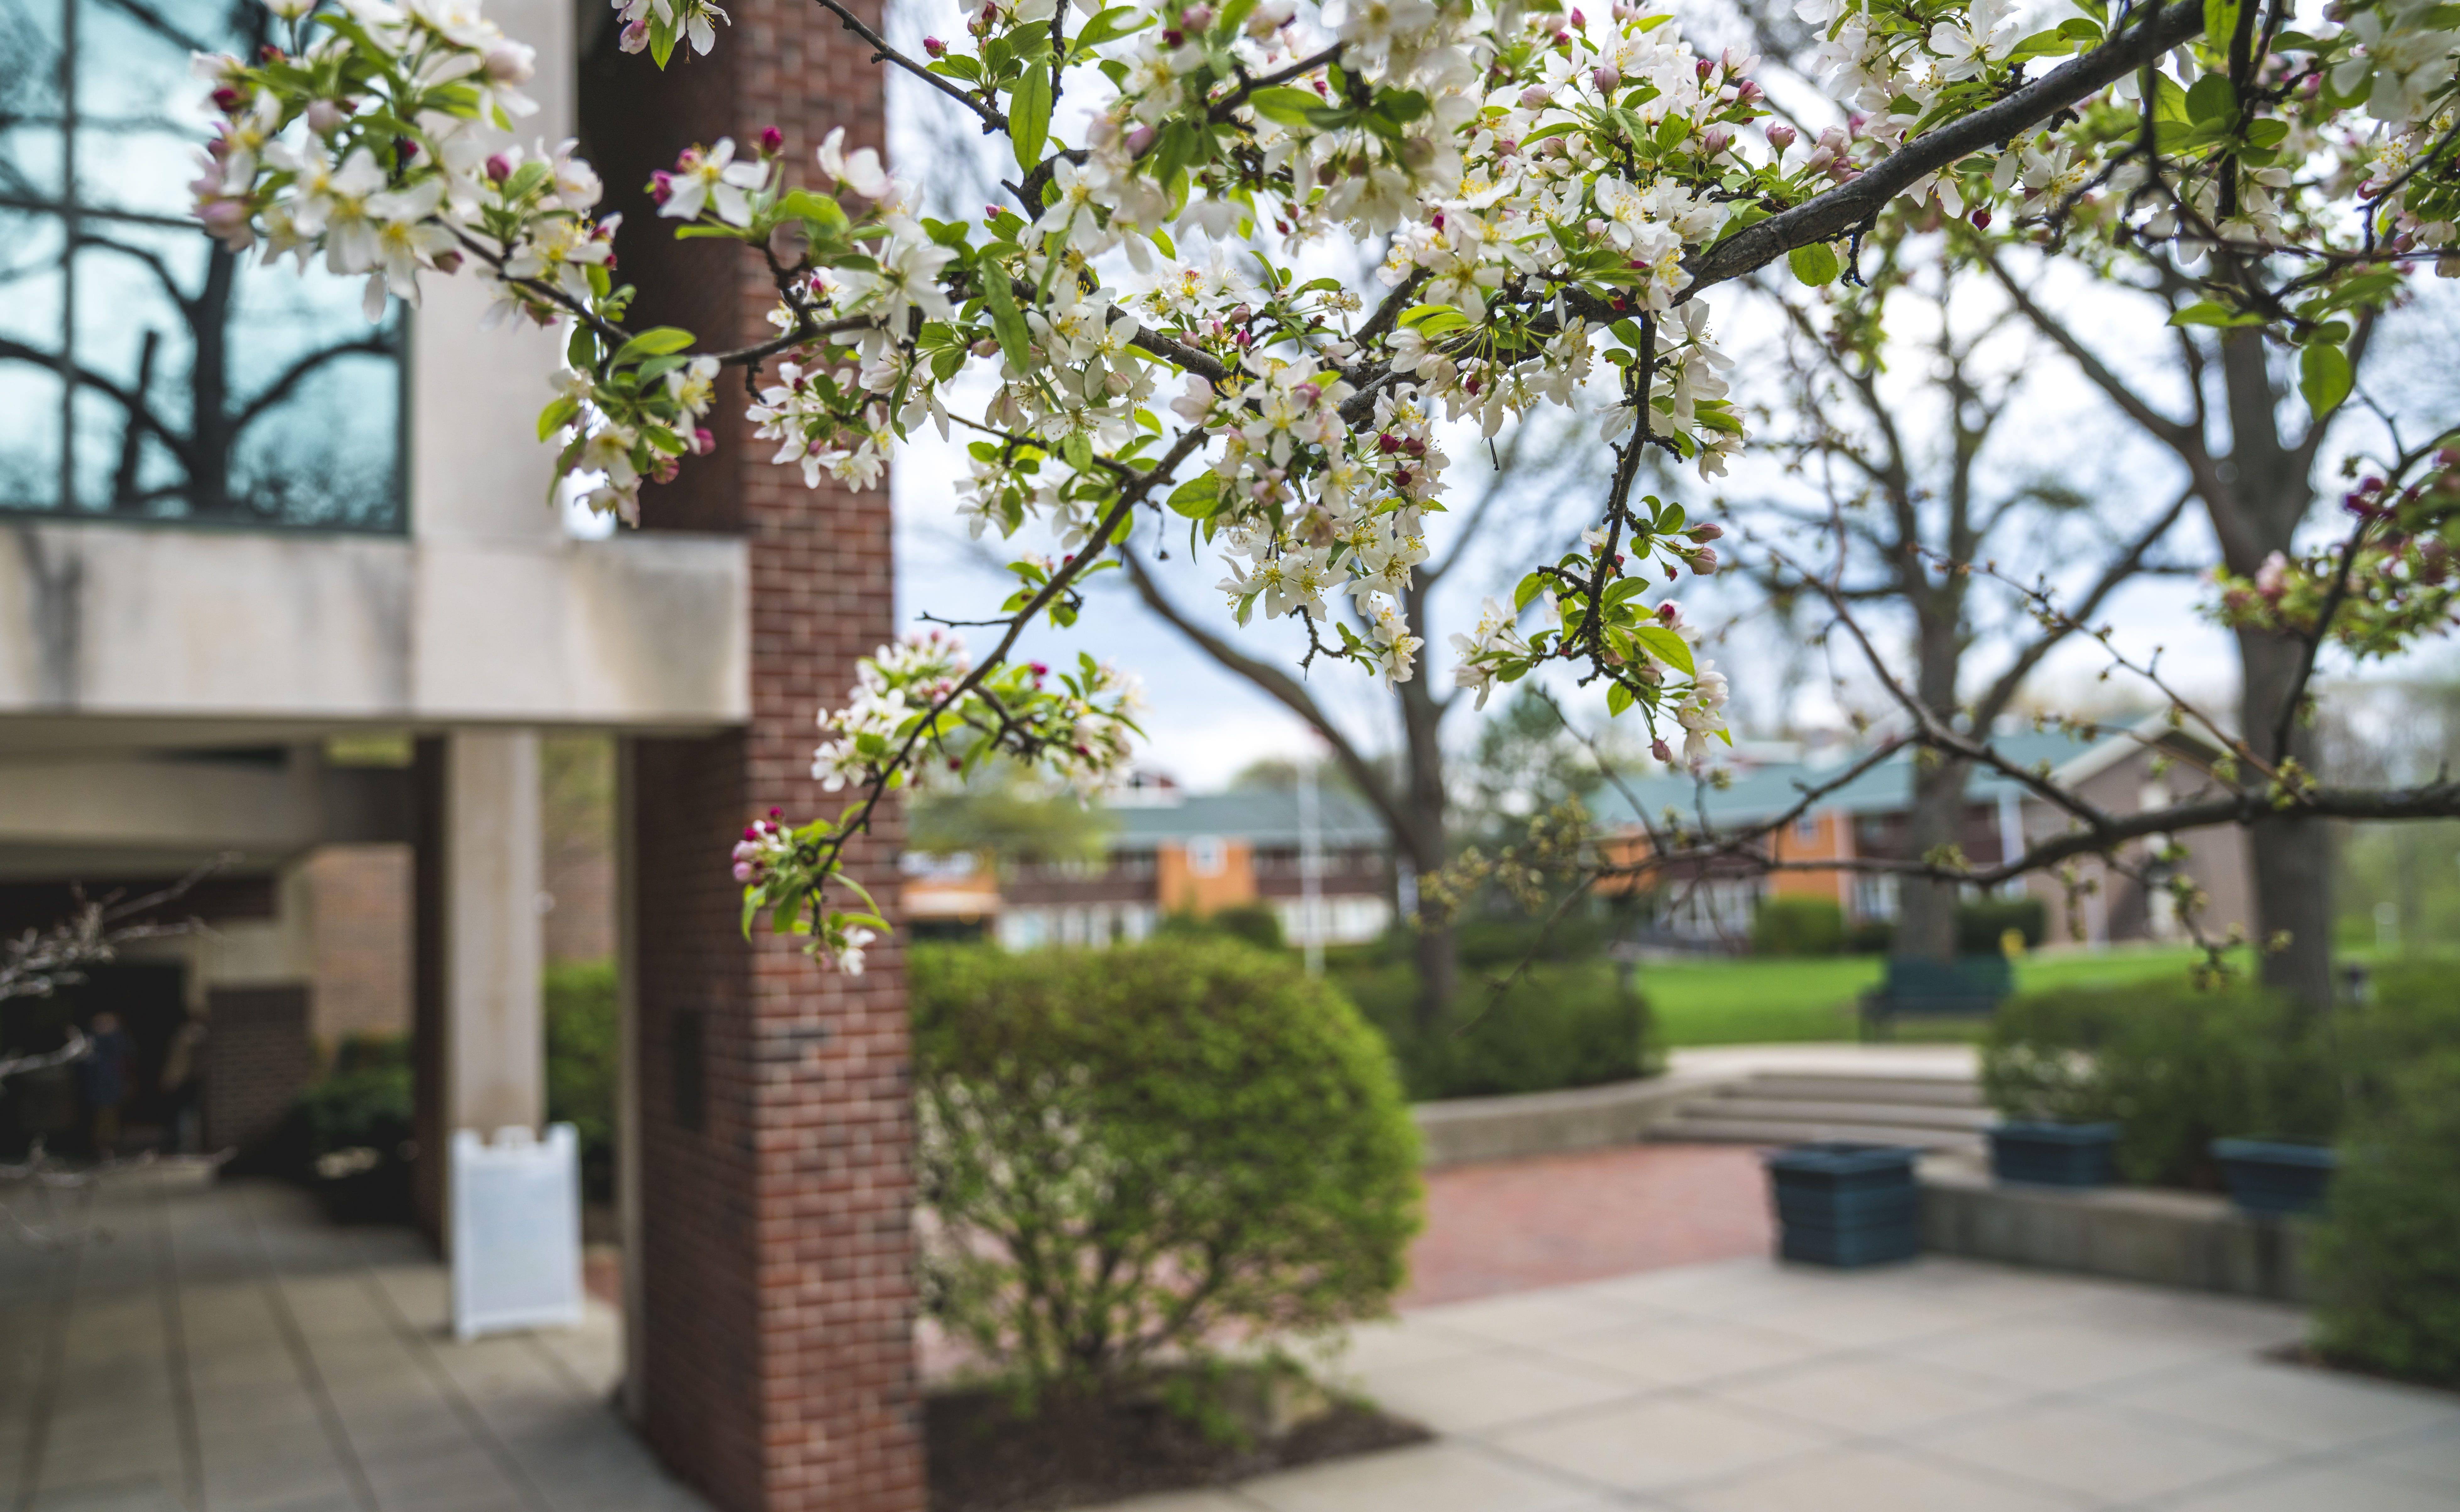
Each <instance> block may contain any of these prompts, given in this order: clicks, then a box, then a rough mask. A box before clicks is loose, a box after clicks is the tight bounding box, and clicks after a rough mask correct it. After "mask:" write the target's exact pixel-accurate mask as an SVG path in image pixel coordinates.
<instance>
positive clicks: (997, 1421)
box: [923, 1390, 1433, 1512]
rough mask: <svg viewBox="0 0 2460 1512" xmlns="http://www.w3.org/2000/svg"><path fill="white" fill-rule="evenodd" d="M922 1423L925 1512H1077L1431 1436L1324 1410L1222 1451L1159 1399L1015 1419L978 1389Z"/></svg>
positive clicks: (1356, 1413)
mask: <svg viewBox="0 0 2460 1512" xmlns="http://www.w3.org/2000/svg"><path fill="white" fill-rule="evenodd" d="M1431 1437H1433V1436H1432V1435H1431V1434H1429V1433H1428V1432H1427V1430H1426V1429H1424V1428H1422V1427H1420V1426H1418V1425H1417V1424H1416V1423H1413V1422H1409V1421H1407V1420H1405V1419H1403V1418H1399V1417H1391V1416H1386V1415H1385V1414H1383V1413H1380V1412H1377V1411H1376V1410H1375V1409H1373V1408H1372V1407H1368V1406H1367V1405H1365V1404H1363V1403H1358V1402H1351V1401H1335V1402H1334V1403H1333V1404H1332V1405H1331V1406H1330V1407H1329V1408H1328V1409H1327V1410H1326V1411H1325V1412H1323V1413H1321V1414H1318V1415H1317V1416H1313V1417H1310V1418H1308V1419H1307V1420H1306V1421H1304V1422H1302V1423H1300V1424H1299V1425H1298V1426H1297V1427H1295V1428H1293V1429H1291V1430H1290V1431H1289V1432H1288V1433H1286V1434H1283V1435H1282V1436H1281V1437H1278V1438H1270V1439H1258V1440H1255V1441H1251V1442H1248V1443H1245V1444H1237V1443H1223V1442H1220V1441H1219V1440H1217V1439H1214V1438H1210V1437H1206V1436H1205V1434H1204V1432H1203V1430H1201V1429H1200V1428H1198V1427H1197V1426H1196V1425H1195V1424H1193V1423H1191V1422H1189V1421H1187V1420H1186V1419H1185V1418H1182V1417H1180V1416H1176V1415H1175V1414H1173V1413H1171V1412H1170V1411H1169V1410H1168V1409H1167V1408H1165V1407H1163V1406H1162V1405H1161V1404H1160V1403H1158V1402H1151V1401H1144V1402H1118V1403H1111V1404H1086V1405H1082V1406H1077V1407H1073V1408H1071V1409H1067V1410H1064V1411H1063V1410H1059V1409H1057V1408H1053V1409H1051V1410H1050V1411H1046V1412H1045V1413H1043V1414H1041V1415H1040V1416H1034V1417H1030V1418H1020V1417H1018V1416H1016V1415H1015V1413H1014V1411H1013V1410H1012V1409H1011V1407H1010V1405H1009V1400H1008V1398H1007V1396H1006V1395H1002V1394H1000V1393H998V1392H996V1391H981V1390H970V1391H959V1392H948V1393H944V1394H941V1395H933V1396H930V1397H928V1398H926V1399H925V1404H924V1407H923V1442H924V1444H925V1445H926V1446H927V1449H926V1452H927V1454H928V1456H929V1459H930V1478H931V1512H1043V1509H1048V1508H1059V1507H1071V1506H1085V1505H1090V1504H1094V1503H1099V1502H1104V1501H1118V1500H1121V1499H1123V1498H1127V1497H1132V1496H1141V1495H1145V1494H1147V1493H1150V1492H1155V1491H1177V1490H1184V1489H1186V1488H1187V1487H1190V1486H1205V1485H1220V1484H1223V1483H1225V1482H1228V1481H1232V1480H1243V1479H1244V1478H1246V1477H1248V1476H1254V1475H1262V1474H1263V1473H1264V1472H1266V1471H1268V1470H1285V1469H1289V1468H1291V1467H1293V1466H1297V1465H1304V1464H1313V1463H1315V1462H1316V1461H1318V1460H1321V1459H1339V1458H1341V1457H1343V1456H1347V1455H1360V1454H1368V1453H1372V1452H1373V1451H1375V1450H1378V1449H1397V1448H1399V1447H1401V1446H1402V1445H1404V1444H1414V1443H1423V1442H1425V1441H1426V1440H1427V1439H1429V1438H1431Z"/></svg>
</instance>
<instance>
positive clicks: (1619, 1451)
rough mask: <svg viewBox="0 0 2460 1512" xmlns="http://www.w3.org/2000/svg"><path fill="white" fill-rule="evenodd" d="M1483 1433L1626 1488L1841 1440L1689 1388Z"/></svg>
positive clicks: (1715, 1472) (1574, 1472)
mask: <svg viewBox="0 0 2460 1512" xmlns="http://www.w3.org/2000/svg"><path fill="white" fill-rule="evenodd" d="M1484 1437H1486V1438H1487V1439H1488V1440H1489V1441H1491V1442H1493V1443H1494V1444H1495V1445H1496V1446H1497V1447H1499V1448H1501V1449H1503V1450H1505V1451H1506V1452H1507V1453H1509V1454H1512V1455H1514V1456H1516V1457H1518V1458H1521V1459H1527V1460H1529V1461H1531V1462H1532V1463H1535V1464H1539V1465H1543V1466H1546V1467H1547V1468H1549V1469H1553V1470H1559V1471H1561V1472H1563V1473H1564V1474H1566V1475H1570V1476H1575V1477H1578V1478H1580V1479H1581V1480H1588V1481H1592V1482H1595V1483H1597V1484H1599V1485H1604V1486H1612V1487H1615V1488H1617V1489H1619V1490H1624V1491H1653V1490H1659V1489H1662V1488H1665V1487H1669V1486H1678V1485H1682V1484H1685V1483H1686V1482H1689V1481H1696V1480H1707V1479H1708V1478H1710V1477H1713V1476H1723V1475H1731V1474H1734V1473H1736V1472H1738V1471H1742V1470H1747V1469H1750V1468H1752V1467H1755V1466H1760V1465H1767V1464H1771V1463H1773V1462H1775V1461H1778V1460H1781V1459H1788V1458H1791V1457H1792V1456H1794V1455H1799V1454H1804V1453H1807V1452H1809V1451H1811V1450H1814V1449H1820V1448H1825V1447H1827V1446H1829V1445H1831V1444H1834V1442H1835V1441H1836V1435H1835V1434H1834V1433H1831V1432H1829V1431H1828V1430H1825V1429H1820V1428H1813V1427H1811V1426H1809V1425H1794V1424H1787V1423H1781V1422H1778V1421H1776V1420H1774V1419H1772V1418H1769V1417H1765V1416H1759V1415H1757V1414H1752V1413H1746V1412H1742V1411H1739V1410H1737V1409H1734V1408H1731V1407H1727V1406H1724V1405H1722V1404H1720V1403H1715V1402H1707V1401H1702V1400H1698V1399H1694V1398H1688V1397H1683V1396H1654V1397H1647V1398H1644V1399H1642V1400H1640V1401H1636V1402H1632V1403H1629V1404H1627V1405H1623V1406H1618V1407H1607V1408H1601V1409H1598V1410H1596V1411H1592V1412H1584V1413H1578V1414H1572V1415H1567V1416H1562V1417H1559V1418H1556V1419H1553V1420H1550V1421H1547V1422H1544V1423H1538V1424H1533V1425H1530V1426H1527V1427H1521V1428H1512V1429H1505V1430H1502V1431H1500V1432H1497V1433H1493V1434H1488V1435H1485V1436H1484Z"/></svg>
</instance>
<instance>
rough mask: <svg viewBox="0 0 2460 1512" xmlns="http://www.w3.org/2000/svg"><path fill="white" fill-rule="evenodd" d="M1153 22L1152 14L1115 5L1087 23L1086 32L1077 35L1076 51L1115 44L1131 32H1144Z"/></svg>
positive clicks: (1081, 51) (1134, 8)
mask: <svg viewBox="0 0 2460 1512" xmlns="http://www.w3.org/2000/svg"><path fill="white" fill-rule="evenodd" d="M1153 20H1154V18H1153V16H1152V15H1151V13H1149V12H1147V11H1140V10H1138V9H1137V8H1136V7H1135V6H1127V5H1114V6H1113V7H1111V8H1110V9H1109V10H1107V11H1102V12H1101V13H1099V14H1097V15H1095V16H1094V17H1093V19H1092V20H1091V21H1088V22H1086V23H1085V30H1083V31H1082V32H1077V33H1076V41H1075V43H1074V51H1076V52H1078V53H1083V52H1085V51H1086V50H1087V49H1089V48H1097V47H1100V46H1101V45H1102V44H1103V43H1105V42H1115V41H1117V40H1118V39H1119V38H1121V37H1123V36H1126V35H1128V34H1130V33H1131V32H1141V31H1143V30H1144V29H1145V28H1146V27H1149V26H1151V25H1153Z"/></svg>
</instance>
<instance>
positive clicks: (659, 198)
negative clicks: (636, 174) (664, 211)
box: [649, 168, 675, 204]
mask: <svg viewBox="0 0 2460 1512" xmlns="http://www.w3.org/2000/svg"><path fill="white" fill-rule="evenodd" d="M674 195H675V176H674V175H673V174H670V173H668V172H667V171H666V170H665V169H664V168H660V169H658V170H656V171H655V172H653V173H651V174H650V175H649V202H650V203H651V204H664V203H666V202H668V200H671V199H673V198H674Z"/></svg>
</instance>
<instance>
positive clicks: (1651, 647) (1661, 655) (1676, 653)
mask: <svg viewBox="0 0 2460 1512" xmlns="http://www.w3.org/2000/svg"><path fill="white" fill-rule="evenodd" d="M1631 633H1632V638H1633V639H1634V640H1637V641H1639V642H1640V644H1642V645H1643V646H1645V647H1647V648H1648V651H1649V654H1650V655H1652V656H1654V657H1656V658H1657V659H1658V660H1659V661H1661V662H1664V663H1665V665H1666V666H1668V667H1671V668H1673V669H1674V670H1675V671H1678V672H1681V673H1682V674H1683V675H1684V676H1686V677H1688V676H1690V675H1692V667H1691V648H1690V646H1689V645H1688V644H1687V643H1686V641H1685V640H1684V639H1683V637H1682V636H1680V635H1677V634H1675V633H1674V632H1673V631H1672V630H1669V629H1667V628H1665V626H1663V625H1642V626H1637V627H1634V628H1633V629H1632V632H1631Z"/></svg>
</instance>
